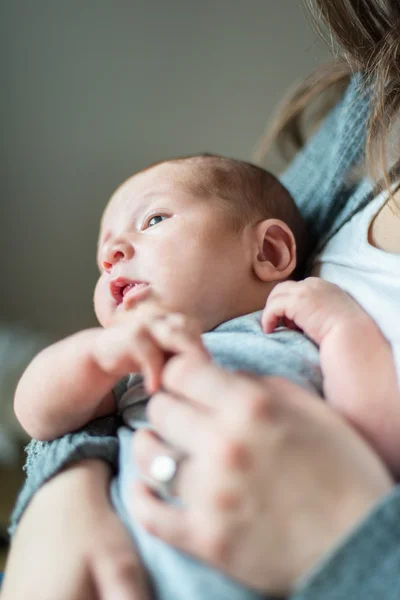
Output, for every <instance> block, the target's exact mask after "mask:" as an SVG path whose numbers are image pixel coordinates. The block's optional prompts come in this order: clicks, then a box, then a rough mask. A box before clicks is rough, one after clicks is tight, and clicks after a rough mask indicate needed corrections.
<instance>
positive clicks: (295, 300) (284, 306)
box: [261, 277, 372, 345]
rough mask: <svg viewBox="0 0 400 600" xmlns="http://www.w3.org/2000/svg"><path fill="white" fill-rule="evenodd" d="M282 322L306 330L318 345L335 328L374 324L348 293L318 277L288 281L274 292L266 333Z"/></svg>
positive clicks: (264, 322) (264, 323) (264, 320)
mask: <svg viewBox="0 0 400 600" xmlns="http://www.w3.org/2000/svg"><path fill="white" fill-rule="evenodd" d="M281 319H282V320H283V323H284V324H285V325H287V326H288V327H290V328H295V329H300V330H302V331H304V333H305V334H306V335H307V336H308V337H309V338H311V339H312V340H313V341H314V342H315V343H316V344H318V345H320V344H321V342H322V340H323V339H324V338H325V337H326V336H327V334H328V333H329V332H330V331H332V329H333V328H338V327H343V326H347V327H351V328H353V327H357V326H358V325H361V324H364V323H365V322H366V320H368V321H369V322H372V319H371V318H370V317H369V316H368V315H367V313H365V312H364V310H363V309H362V308H361V307H360V306H359V304H357V302H356V301H355V300H353V298H352V297H351V296H349V294H347V293H346V292H344V291H343V290H342V289H340V287H338V286H337V285H335V284H333V283H329V282H327V281H324V280H323V279H319V278H318V277H308V278H307V279H304V280H303V281H285V282H284V283H279V284H278V285H277V286H276V287H275V288H274V289H273V290H272V292H271V294H270V295H269V297H268V300H267V303H266V306H265V308H264V312H263V314H262V318H261V324H262V328H263V330H264V332H265V333H271V332H272V331H273V330H274V329H275V327H277V326H278V325H279V323H280V321H281Z"/></svg>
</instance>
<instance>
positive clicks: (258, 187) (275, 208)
mask: <svg viewBox="0 0 400 600" xmlns="http://www.w3.org/2000/svg"><path fill="white" fill-rule="evenodd" d="M165 163H168V164H184V165H187V166H188V167H189V169H184V170H182V173H180V174H179V175H178V177H179V178H181V183H182V186H183V187H184V188H185V189H187V190H188V191H189V193H191V194H194V195H196V196H198V197H200V198H205V199H210V200H212V201H215V202H217V203H218V204H219V205H220V206H221V207H222V208H226V209H227V214H228V215H229V216H230V218H231V222H232V225H233V227H234V228H235V229H237V230H238V231H240V230H241V229H243V227H245V226H246V225H248V224H253V223H254V224H255V223H257V222H259V221H261V220H263V219H268V218H274V219H280V220H281V221H284V222H285V223H286V224H287V225H288V227H290V229H291V231H292V233H293V235H294V237H295V240H296V246H297V259H298V264H300V263H302V261H303V258H304V254H305V251H306V242H307V236H306V230H305V224H304V221H303V219H302V217H301V215H300V212H299V210H298V208H297V206H296V204H295V202H294V200H293V198H292V196H291V195H290V194H289V192H288V190H287V189H286V188H285V187H284V186H283V185H282V183H281V182H280V181H279V179H277V178H276V177H275V176H274V175H272V173H269V172H268V171H266V170H265V169H263V168H262V167H259V166H257V165H254V164H252V163H249V162H246V161H243V160H238V159H234V158H226V157H224V156H220V155H218V154H209V153H204V154H195V155H190V156H182V157H177V158H172V159H168V160H165V161H160V162H157V163H155V164H153V165H151V166H150V167H148V169H151V168H152V167H155V166H157V165H160V164H165ZM145 170H147V169H145Z"/></svg>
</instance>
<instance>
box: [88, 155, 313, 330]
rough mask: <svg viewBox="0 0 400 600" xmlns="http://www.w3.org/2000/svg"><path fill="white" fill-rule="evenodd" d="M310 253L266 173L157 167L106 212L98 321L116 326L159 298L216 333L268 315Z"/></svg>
mask: <svg viewBox="0 0 400 600" xmlns="http://www.w3.org/2000/svg"><path fill="white" fill-rule="evenodd" d="M303 243H304V225H303V222H302V219H301V216H300V214H299V212H298V210H297V208H296V206H295V204H294V202H293V200H292V198H291V196H290V194H289V193H288V192H287V190H286V189H285V188H284V187H283V186H282V185H281V184H280V183H279V181H278V180H277V179H276V178H275V177H274V176H273V175H271V174H269V173H268V172H267V171H265V170H264V169H262V168H260V167H256V166H254V165H251V164H249V163H246V162H243V161H239V160H233V159H229V158H223V157H219V156H214V155H198V156H190V157H186V158H178V159H172V160H168V161H165V162H161V163H157V164H155V165H152V166H150V167H149V168H147V169H145V170H143V171H140V172H139V173H137V174H136V175H134V176H133V177H131V178H129V179H128V180H127V181H125V182H124V183H123V184H122V185H121V186H120V187H119V188H118V189H117V191H116V192H115V193H114V195H113V196H112V197H111V200H110V201H109V203H108V205H107V207H106V209H105V211H104V214H103V218H102V222H101V228H100V236H99V244H98V262H99V268H100V271H101V275H100V278H99V281H98V283H97V285H96V290H95V295H94V303H95V310H96V315H97V317H98V319H99V321H100V323H101V324H102V325H103V326H107V325H110V324H111V323H113V322H114V320H115V318H116V317H117V316H118V315H119V314H120V313H121V312H124V311H127V310H131V309H132V308H133V307H134V306H135V304H137V303H138V302H139V301H140V300H142V299H144V298H151V297H154V298H157V299H159V300H160V301H161V302H162V304H163V305H164V306H166V307H167V308H169V309H170V310H171V311H176V312H183V313H185V314H187V315H190V316H193V317H196V318H197V319H199V320H200V323H201V326H202V328H203V331H209V330H210V329H213V328H214V327H216V326H217V325H218V324H220V323H222V322H223V321H226V320H228V319H231V318H234V317H237V316H240V315H243V314H247V313H249V312H252V311H255V310H258V309H261V308H263V306H264V304H265V301H266V299H267V297H268V294H269V292H270V291H271V289H272V288H273V287H274V285H275V284H276V283H279V282H280V281H283V280H285V279H287V278H288V277H289V276H290V274H291V273H292V272H293V270H294V268H295V266H296V244H297V252H299V249H300V247H301V246H300V245H303Z"/></svg>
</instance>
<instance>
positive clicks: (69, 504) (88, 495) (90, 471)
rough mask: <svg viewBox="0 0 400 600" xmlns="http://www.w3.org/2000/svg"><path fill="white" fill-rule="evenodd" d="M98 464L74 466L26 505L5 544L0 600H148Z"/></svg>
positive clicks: (104, 473)
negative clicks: (7, 545)
mask: <svg viewBox="0 0 400 600" xmlns="http://www.w3.org/2000/svg"><path fill="white" fill-rule="evenodd" d="M109 479H110V473H109V468H108V466H107V465H106V464H105V463H101V462H100V461H95V460H85V461H82V462H80V463H78V464H76V465H74V466H72V467H70V468H69V469H68V470H66V471H64V472H62V473H61V474H60V475H58V476H57V477H55V478H54V479H52V480H51V481H50V482H49V483H47V484H46V485H45V486H44V487H43V488H42V489H41V490H40V491H39V492H38V493H37V494H36V496H35V497H34V498H33V499H32V501H31V504H30V505H29V507H28V508H27V509H26V512H25V514H24V516H23V518H22V520H21V523H20V525H19V527H18V530H17V532H16V535H15V537H14V539H13V542H12V546H11V552H10V556H9V559H8V562H7V565H6V576H5V579H4V583H3V587H2V592H1V599H2V600H11V599H12V600H15V599H16V598H29V599H31V600H55V599H57V600H83V599H84V600H109V599H110V598H112V599H113V600H114V599H115V600H117V599H118V600H148V599H149V598H150V594H149V592H148V586H147V581H146V578H145V574H144V570H143V567H142V566H141V564H140V562H139V559H138V556H137V553H136V551H135V549H134V547H133V545H132V542H131V540H130V537H129V536H128V534H127V532H126V530H125V528H124V526H123V525H122V523H121V522H120V520H119V519H118V517H117V516H116V514H115V513H114V511H113V510H112V509H111V506H110V504H109V500H108V488H109Z"/></svg>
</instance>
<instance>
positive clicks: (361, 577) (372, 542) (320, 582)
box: [290, 486, 400, 600]
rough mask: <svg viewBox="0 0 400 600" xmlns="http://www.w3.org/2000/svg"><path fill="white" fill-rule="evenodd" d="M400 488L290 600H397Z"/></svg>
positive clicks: (306, 580)
mask: <svg viewBox="0 0 400 600" xmlns="http://www.w3.org/2000/svg"><path fill="white" fill-rule="evenodd" d="M399 523H400V486H397V487H395V488H394V489H393V490H392V492H390V493H389V494H388V495H387V496H386V497H385V498H384V499H383V500H382V501H381V502H380V503H379V504H378V505H377V506H376V507H375V508H374V509H373V510H372V511H371V512H370V513H369V514H368V515H367V517H366V518H364V519H363V521H361V522H360V523H359V524H358V525H357V526H355V527H354V529H353V530H352V531H351V532H350V533H349V534H348V535H347V536H346V537H345V538H344V539H343V540H342V542H341V543H339V544H338V545H337V546H336V547H335V549H334V550H332V551H331V552H330V553H329V555H327V556H326V557H324V558H322V559H321V561H320V562H319V564H318V565H317V566H316V567H315V568H314V569H313V571H312V572H311V573H309V574H308V575H307V576H305V577H303V579H302V581H301V582H300V584H299V585H298V587H297V590H296V591H295V592H294V593H293V594H292V595H291V596H290V600H321V599H323V600H337V599H339V598H340V599H341V598H346V599H347V598H351V599H352V600H376V599H377V598H385V600H397V599H398V598H399V596H400V582H399V572H400V525H399Z"/></svg>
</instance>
